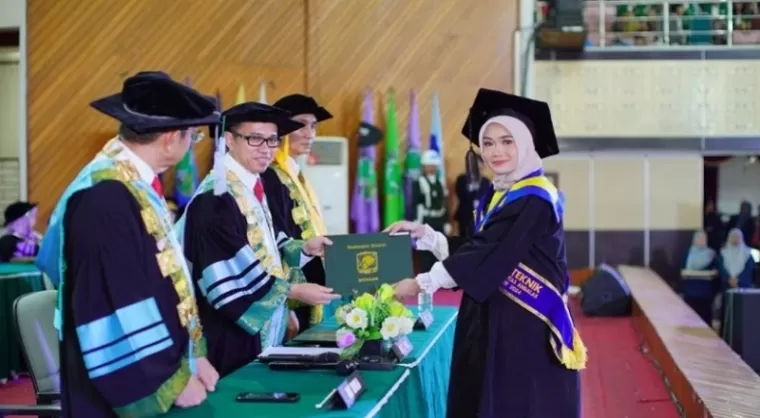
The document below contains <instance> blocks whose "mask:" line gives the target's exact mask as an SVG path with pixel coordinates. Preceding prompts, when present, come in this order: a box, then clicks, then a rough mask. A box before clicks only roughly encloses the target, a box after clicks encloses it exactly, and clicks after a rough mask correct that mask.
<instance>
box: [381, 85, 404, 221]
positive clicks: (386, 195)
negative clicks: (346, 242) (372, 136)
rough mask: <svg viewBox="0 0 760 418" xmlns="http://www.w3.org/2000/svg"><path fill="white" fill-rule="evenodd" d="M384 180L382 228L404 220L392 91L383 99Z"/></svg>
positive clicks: (402, 189) (402, 191)
mask: <svg viewBox="0 0 760 418" xmlns="http://www.w3.org/2000/svg"><path fill="white" fill-rule="evenodd" d="M385 105H386V111H385V116H386V123H385V178H384V179H383V199H385V200H384V203H385V205H384V207H383V226H384V227H388V226H390V224H392V223H393V222H396V221H399V220H402V219H404V178H403V173H402V170H401V162H400V159H399V147H400V144H399V137H398V121H397V119H396V101H395V98H394V97H393V89H389V90H388V94H387V96H386V99H385Z"/></svg>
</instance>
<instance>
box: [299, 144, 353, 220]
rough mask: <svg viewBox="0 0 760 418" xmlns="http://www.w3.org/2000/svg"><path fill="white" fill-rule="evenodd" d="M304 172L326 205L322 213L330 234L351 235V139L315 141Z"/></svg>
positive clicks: (323, 204)
mask: <svg viewBox="0 0 760 418" xmlns="http://www.w3.org/2000/svg"><path fill="white" fill-rule="evenodd" d="M302 170H303V174H304V176H305V177H306V178H307V179H309V183H311V187H312V188H313V189H314V193H316V194H317V198H318V199H319V202H320V203H321V204H322V207H321V208H320V209H321V210H322V216H323V217H324V221H325V227H327V233H328V234H330V235H342V234H348V217H349V205H350V203H349V190H348V139H346V138H342V137H337V136H319V137H317V138H315V139H314V143H312V145H311V153H310V154H309V156H308V157H307V158H306V161H305V162H303V166H302Z"/></svg>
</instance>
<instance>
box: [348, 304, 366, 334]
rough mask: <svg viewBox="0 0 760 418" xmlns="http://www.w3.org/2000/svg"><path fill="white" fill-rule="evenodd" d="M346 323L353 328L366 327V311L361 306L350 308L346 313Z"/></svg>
mask: <svg viewBox="0 0 760 418" xmlns="http://www.w3.org/2000/svg"><path fill="white" fill-rule="evenodd" d="M346 325H348V326H349V327H351V328H353V329H365V328H367V312H366V311H365V310H364V309H361V308H354V309H351V312H349V313H348V315H346Z"/></svg>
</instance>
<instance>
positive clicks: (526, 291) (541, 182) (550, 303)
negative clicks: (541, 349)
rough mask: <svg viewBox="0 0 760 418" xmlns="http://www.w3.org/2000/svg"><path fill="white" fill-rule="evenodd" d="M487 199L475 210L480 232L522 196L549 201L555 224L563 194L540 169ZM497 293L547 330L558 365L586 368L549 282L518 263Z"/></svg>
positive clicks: (566, 315) (559, 294) (559, 296)
mask: <svg viewBox="0 0 760 418" xmlns="http://www.w3.org/2000/svg"><path fill="white" fill-rule="evenodd" d="M487 196H488V195H487ZM487 196H484V197H483V198H482V199H481V200H480V202H479V205H478V210H477V211H476V217H475V225H476V231H481V230H483V228H484V227H485V225H486V223H487V222H488V220H489V219H490V218H491V216H493V215H494V214H495V213H497V212H498V211H499V210H501V209H502V208H503V207H504V206H506V205H508V204H510V203H512V202H514V201H516V200H518V199H520V198H523V197H526V196H536V197H540V198H541V199H544V200H546V201H547V202H549V203H550V204H551V205H552V207H553V208H554V215H555V217H556V219H557V221H558V222H559V221H560V220H561V219H562V215H563V212H564V201H565V197H564V195H563V194H562V192H560V191H559V190H557V188H556V187H554V185H553V184H552V183H551V181H550V180H549V179H547V178H546V177H544V175H543V171H542V170H537V171H535V172H533V173H531V174H529V175H528V176H526V177H525V178H523V179H521V180H519V181H517V182H516V183H515V184H514V185H512V187H511V188H510V189H509V191H508V192H506V193H504V194H502V195H501V196H498V197H496V196H494V197H496V199H495V201H493V202H491V204H487V203H486V199H487ZM565 280H567V278H566V279H565ZM499 290H500V291H501V293H503V294H504V295H505V296H507V297H508V298H509V299H510V300H512V301H513V302H515V303H517V304H518V305H519V306H521V307H522V308H523V309H525V310H526V311H528V312H530V313H532V314H533V315H535V316H536V317H537V318H539V319H540V320H541V321H543V322H544V323H545V324H546V325H547V326H548V327H549V330H550V331H551V332H550V333H549V343H550V344H551V347H552V350H553V351H554V354H555V355H556V356H557V359H558V360H559V361H560V363H562V365H564V366H565V367H566V368H568V369H571V370H580V369H583V368H584V367H585V366H586V360H587V355H586V347H585V345H584V344H583V341H582V340H581V338H580V335H579V334H578V331H577V330H576V329H575V324H573V320H572V317H571V316H570V311H569V310H568V308H567V304H566V303H565V299H564V297H563V296H564V295H563V293H562V292H560V291H559V289H557V288H556V287H555V286H554V285H553V284H552V283H551V281H549V280H547V279H546V278H544V277H542V276H541V275H540V274H538V273H537V272H535V271H534V270H533V269H531V268H530V267H528V266H527V265H525V264H524V263H520V264H518V265H517V267H516V268H515V269H514V271H512V272H511V273H510V274H509V276H507V278H506V279H505V280H504V282H502V284H501V286H500V287H499Z"/></svg>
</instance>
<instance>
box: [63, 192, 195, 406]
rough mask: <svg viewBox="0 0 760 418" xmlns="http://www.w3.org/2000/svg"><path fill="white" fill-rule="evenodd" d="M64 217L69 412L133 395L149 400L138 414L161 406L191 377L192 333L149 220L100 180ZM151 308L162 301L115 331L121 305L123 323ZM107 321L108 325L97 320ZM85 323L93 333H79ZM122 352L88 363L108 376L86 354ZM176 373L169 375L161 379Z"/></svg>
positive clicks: (74, 199)
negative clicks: (159, 258) (127, 330)
mask: <svg viewBox="0 0 760 418" xmlns="http://www.w3.org/2000/svg"><path fill="white" fill-rule="evenodd" d="M63 222H64V224H63V225H64V231H65V241H64V257H65V259H66V265H67V269H66V276H65V283H64V286H63V300H62V315H63V318H62V319H63V339H62V341H61V346H60V361H61V392H62V393H61V396H62V399H61V405H62V408H63V416H64V417H67V418H80V417H81V418H84V417H87V418H100V417H116V416H117V414H116V413H115V412H114V409H115V408H119V407H124V406H125V405H133V406H134V402H136V401H142V402H143V404H142V407H141V408H138V409H137V410H139V411H141V412H142V413H141V415H140V416H154V415H155V414H158V413H162V412H165V411H166V410H168V409H169V408H171V406H172V405H173V403H174V400H175V399H176V398H177V397H178V396H179V394H180V393H181V392H182V390H184V388H185V386H186V384H187V381H188V379H189V378H190V369H189V367H188V365H187V351H188V340H189V336H188V331H187V329H186V328H184V327H182V325H181V323H180V319H179V316H178V314H177V308H176V306H177V304H178V303H179V297H178V296H177V294H176V292H175V290H174V286H173V284H172V280H171V279H167V278H165V277H164V276H163V275H162V274H161V270H160V269H159V266H158V263H157V262H156V253H157V252H158V251H157V245H156V241H155V239H154V238H153V237H152V236H151V235H149V234H148V232H147V230H146V229H145V226H144V224H143V222H142V218H141V217H140V206H139V205H138V203H137V201H136V200H135V199H134V198H133V197H132V195H131V194H130V192H129V191H128V190H127V188H126V187H125V186H124V185H123V184H122V183H120V182H117V181H111V180H107V181H102V182H100V183H98V184H96V185H95V186H93V187H91V188H89V189H86V190H83V191H80V192H78V193H75V194H74V195H73V196H71V198H70V199H69V201H68V204H67V207H66V212H65V215H64V220H63ZM146 307H148V308H151V309H155V308H157V311H158V315H159V316H160V318H161V319H160V321H157V322H155V323H152V324H149V325H148V326H146V327H142V328H141V330H142V331H137V332H134V333H131V334H128V335H127V336H126V337H124V336H122V337H121V338H118V337H119V334H120V333H123V328H122V327H120V326H119V325H118V321H117V320H116V318H117V317H116V315H117V314H118V313H117V310H120V311H118V312H121V313H120V314H118V315H119V317H121V323H122V325H123V324H132V325H136V324H137V323H138V322H140V321H143V322H144V321H145V319H144V318H141V316H140V315H139V314H137V313H136V311H137V312H144V311H145V309H147V308H146ZM115 313H116V314H115ZM151 316H152V317H155V316H156V315H151ZM105 318H108V319H105ZM98 320H100V322H99V323H95V322H94V321H98ZM103 322H108V325H111V326H110V327H108V328H105V327H101V326H98V324H99V325H103ZM86 329H89V330H90V332H83V331H84V330H86ZM104 333H105V334H111V336H109V337H106V336H104ZM78 334H79V335H78ZM157 334H161V335H157ZM112 338H117V339H116V340H115V341H113V342H111V343H110V344H106V345H104V346H99V347H95V348H93V349H88V350H85V352H84V353H83V350H82V346H83V345H84V346H85V347H86V346H88V345H93V344H94V345H97V343H94V341H96V340H104V339H106V340H108V339H112ZM159 338H161V339H160V340H159ZM147 340H150V341H154V340H155V341H154V342H153V343H151V342H150V341H147ZM138 342H140V343H141V344H143V343H144V344H148V345H143V346H142V347H141V346H139V345H136V344H137V343H138ZM158 348H160V350H159V349H158ZM109 350H110V352H109ZM148 352H152V354H147V355H146V353H148ZM118 353H122V354H123V355H122V356H120V357H117V358H115V359H113V360H111V361H110V362H108V363H105V365H104V366H102V367H100V368H93V369H92V370H90V371H89V373H93V374H94V373H102V374H103V375H102V376H96V377H94V378H91V377H90V375H89V374H88V369H87V367H86V365H85V361H84V358H83V356H86V357H88V358H89V359H90V360H91V361H95V362H96V363H100V362H102V361H107V360H108V359H109V358H113V357H116V356H117V355H118ZM170 378H173V379H171V380H172V384H165V382H167V381H170ZM162 385H163V386H164V387H163V389H161V390H160V391H159V388H160V387H162ZM157 392H159V393H160V396H155V395H156V394H157ZM152 397H153V399H151V398H152ZM157 399H162V400H163V402H158V401H157ZM133 411H135V409H133Z"/></svg>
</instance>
